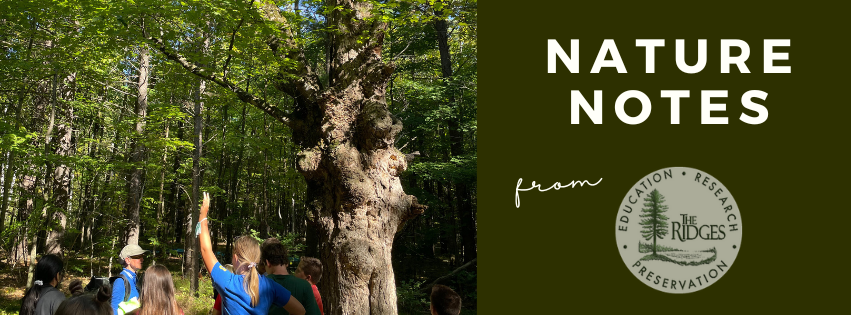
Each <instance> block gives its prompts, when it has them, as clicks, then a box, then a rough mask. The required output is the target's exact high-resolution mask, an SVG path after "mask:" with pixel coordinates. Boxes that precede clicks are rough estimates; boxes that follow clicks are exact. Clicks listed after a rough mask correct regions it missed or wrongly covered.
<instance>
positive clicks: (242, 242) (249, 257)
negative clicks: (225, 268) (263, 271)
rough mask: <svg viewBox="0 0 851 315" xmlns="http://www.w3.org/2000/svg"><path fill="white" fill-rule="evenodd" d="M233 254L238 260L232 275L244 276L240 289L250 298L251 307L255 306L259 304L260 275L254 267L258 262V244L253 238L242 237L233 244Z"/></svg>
mask: <svg viewBox="0 0 851 315" xmlns="http://www.w3.org/2000/svg"><path fill="white" fill-rule="evenodd" d="M233 253H234V255H236V258H237V259H238V260H239V268H237V269H236V270H235V271H234V273H235V274H238V275H245V278H244V279H243V281H242V288H243V289H245V292H246V293H248V296H250V297H251V307H254V306H257V303H259V302H260V273H259V272H257V268H255V266H256V265H257V264H258V263H259V262H260V244H259V243H258V242H257V240H255V239H254V238H253V237H250V236H242V237H240V238H238V239H237V240H236V242H235V243H234V245H233ZM252 264H254V266H252Z"/></svg>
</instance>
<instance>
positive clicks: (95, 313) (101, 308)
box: [55, 284, 113, 315]
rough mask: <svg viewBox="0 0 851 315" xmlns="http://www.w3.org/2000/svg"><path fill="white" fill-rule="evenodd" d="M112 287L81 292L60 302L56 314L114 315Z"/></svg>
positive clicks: (107, 286)
mask: <svg viewBox="0 0 851 315" xmlns="http://www.w3.org/2000/svg"><path fill="white" fill-rule="evenodd" d="M111 296H112V288H111V287H110V286H109V285H108V284H107V285H105V286H101V287H100V288H99V289H98V290H97V292H96V293H94V294H79V295H76V296H74V297H72V298H70V299H67V300H65V301H63V302H62V304H59V308H57V309H56V313H55V315H112V314H113V313H112V306H111V305H110V298H111Z"/></svg>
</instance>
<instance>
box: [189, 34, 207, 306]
mask: <svg viewBox="0 0 851 315" xmlns="http://www.w3.org/2000/svg"><path fill="white" fill-rule="evenodd" d="M204 43H205V46H206V45H208V44H209V41H208V40H205V42H204ZM199 81H200V82H199V83H198V90H197V94H196V96H195V113H194V114H195V115H194V121H195V150H194V151H193V153H192V207H191V213H190V216H189V217H190V220H189V226H190V227H189V230H190V231H191V230H193V228H194V225H195V222H197V221H198V214H199V211H200V209H201V208H200V207H201V205H200V203H199V202H198V201H199V200H200V197H201V154H202V150H203V148H202V145H203V144H204V136H203V133H202V131H203V124H204V118H203V117H204V116H202V110H203V108H204V93H205V89H206V84H207V82H206V81H205V80H199ZM190 234H191V235H187V236H186V241H187V243H189V244H190V246H187V247H188V248H187V254H186V257H187V260H188V261H189V271H190V274H191V275H192V277H191V278H190V290H191V291H192V292H193V294H194V295H195V296H196V297H197V296H198V270H199V269H198V259H197V258H196V257H197V255H198V239H197V238H195V237H194V236H195V235H194V231H191V232H190ZM190 249H191V250H190Z"/></svg>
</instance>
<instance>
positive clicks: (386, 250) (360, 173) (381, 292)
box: [293, 0, 425, 315]
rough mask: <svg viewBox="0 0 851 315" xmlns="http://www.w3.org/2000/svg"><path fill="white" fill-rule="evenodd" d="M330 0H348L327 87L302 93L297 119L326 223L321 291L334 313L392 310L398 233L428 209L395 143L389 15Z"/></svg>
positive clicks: (302, 163)
mask: <svg viewBox="0 0 851 315" xmlns="http://www.w3.org/2000/svg"><path fill="white" fill-rule="evenodd" d="M328 2H329V3H328V4H329V5H331V6H333V5H340V6H342V7H344V8H345V9H343V10H335V11H334V12H333V13H331V14H330V16H329V21H330V24H331V25H336V26H338V29H339V31H338V32H335V33H334V34H332V35H330V36H331V43H332V45H331V46H332V47H331V52H332V53H331V59H330V62H331V65H330V74H329V81H330V88H329V89H328V90H327V91H325V92H324V93H325V94H323V96H322V97H318V98H317V99H315V102H316V103H311V102H310V100H304V99H297V100H298V101H299V103H300V104H301V105H303V106H300V107H297V110H296V112H295V114H296V118H299V119H300V124H297V125H295V126H294V127H295V128H293V131H294V138H295V139H296V141H297V142H298V144H299V145H300V146H301V147H302V151H301V152H300V153H299V161H298V162H299V163H298V168H299V171H300V172H301V173H302V174H303V175H304V176H305V179H306V181H307V186H308V190H307V191H308V200H309V202H310V208H311V210H312V212H313V215H314V217H315V218H316V221H317V223H318V227H319V231H318V232H319V233H318V234H319V242H318V243H319V244H320V245H319V246H320V249H319V254H320V255H319V256H320V259H321V260H322V263H323V264H324V265H325V268H323V275H322V279H323V280H324V281H326V282H325V285H322V286H321V287H322V292H321V294H322V297H323V301H324V302H325V303H326V306H325V309H326V311H327V312H328V313H329V314H335V315H336V314H395V313H397V310H396V284H395V276H394V273H393V268H392V263H391V251H392V247H393V239H394V236H395V235H396V232H397V231H398V229H399V227H400V226H401V225H402V224H403V223H404V222H405V221H407V220H408V219H411V218H413V217H415V216H416V215H418V214H420V213H422V212H423V211H424V210H425V209H424V207H423V206H421V205H419V204H418V203H417V202H416V198H415V197H413V196H409V195H407V194H405V192H404V191H403V189H402V185H401V182H400V180H399V175H400V174H401V173H402V172H403V171H404V170H405V169H406V168H407V162H406V160H405V155H404V154H402V152H400V151H399V150H397V149H396V148H395V147H394V143H395V137H396V135H397V134H398V133H399V132H400V131H401V129H402V124H401V121H400V120H399V119H398V118H396V117H393V116H392V115H391V114H390V112H389V111H388V109H387V104H386V100H385V89H386V86H387V80H388V79H389V78H390V74H391V73H392V71H393V66H392V65H388V64H385V63H384V62H382V61H381V47H382V42H383V39H384V31H385V30H386V23H382V22H378V21H369V19H370V18H371V14H372V13H371V11H370V10H371V9H372V8H371V5H370V4H369V3H366V2H364V3H354V2H353V1H346V0H341V1H333V0H331V1H328ZM365 33H366V34H371V35H372V36H371V38H368V39H365V40H364V39H363V37H362V34H365ZM343 52H344V53H343ZM305 101H307V102H305Z"/></svg>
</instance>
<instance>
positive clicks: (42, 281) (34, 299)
mask: <svg viewBox="0 0 851 315" xmlns="http://www.w3.org/2000/svg"><path fill="white" fill-rule="evenodd" d="M63 268H64V264H63V263H62V259H59V257H58V256H56V255H44V256H42V257H41V259H39V260H38V263H36V265H35V272H33V283H32V286H30V288H29V289H28V290H27V292H26V293H25V294H24V298H23V300H21V311H20V313H19V314H20V315H33V314H34V313H35V306H36V305H37V304H38V300H39V298H41V289H42V288H44V287H45V286H50V282H51V281H53V279H55V278H56V275H57V274H59V273H60V272H62V270H63Z"/></svg>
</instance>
